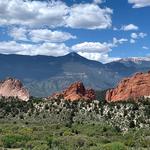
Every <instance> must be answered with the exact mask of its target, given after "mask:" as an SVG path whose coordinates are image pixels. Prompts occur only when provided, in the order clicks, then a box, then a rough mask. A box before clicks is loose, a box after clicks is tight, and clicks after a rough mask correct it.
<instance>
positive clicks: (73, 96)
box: [50, 82, 96, 101]
mask: <svg viewBox="0 0 150 150" xmlns="http://www.w3.org/2000/svg"><path fill="white" fill-rule="evenodd" d="M58 97H62V98H64V99H66V100H71V101H75V100H94V99H95V97H96V96H95V91H94V90H93V89H87V90H86V89H85V87H84V85H83V83H82V82H76V83H73V84H71V85H70V87H68V88H67V89H66V90H64V91H63V92H62V93H55V94H53V95H52V96H51V97H50V98H58Z"/></svg>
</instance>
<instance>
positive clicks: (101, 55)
mask: <svg viewBox="0 0 150 150" xmlns="http://www.w3.org/2000/svg"><path fill="white" fill-rule="evenodd" d="M127 41H128V40H127V39H123V38H122V39H117V38H113V41H112V43H106V42H104V43H100V42H84V43H79V44H76V45H74V46H72V48H71V49H72V50H73V51H75V52H77V53H78V54H80V55H81V56H83V57H85V58H87V59H91V60H96V61H101V62H104V63H106V62H110V61H113V60H116V59H119V58H112V57H109V55H108V53H109V52H110V51H111V50H112V48H113V47H117V46H118V45H119V44H123V43H124V42H127Z"/></svg>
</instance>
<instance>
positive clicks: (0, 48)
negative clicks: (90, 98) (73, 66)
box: [0, 41, 69, 56]
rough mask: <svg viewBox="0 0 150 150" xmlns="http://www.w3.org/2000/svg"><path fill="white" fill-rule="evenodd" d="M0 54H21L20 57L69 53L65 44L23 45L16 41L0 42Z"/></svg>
mask: <svg viewBox="0 0 150 150" xmlns="http://www.w3.org/2000/svg"><path fill="white" fill-rule="evenodd" d="M0 53H2V54H21V55H49V56H62V55H65V54H67V53H69V47H67V46H66V45H65V44H63V43H61V44H58V43H57V44H56V43H43V44H35V45H33V44H25V43H17V42H16V41H9V42H0Z"/></svg>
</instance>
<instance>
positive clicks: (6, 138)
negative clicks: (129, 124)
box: [0, 121, 150, 150]
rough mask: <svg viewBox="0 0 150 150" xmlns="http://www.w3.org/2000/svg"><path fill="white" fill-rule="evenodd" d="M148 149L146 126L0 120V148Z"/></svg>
mask: <svg viewBox="0 0 150 150" xmlns="http://www.w3.org/2000/svg"><path fill="white" fill-rule="evenodd" d="M4 148H6V149H8V150H9V149H11V150H12V149H16V150H19V149H22V150H30V149H33V150H49V149H52V150H128V149H129V150H130V149H131V150H138V149H139V150H142V149H143V150H148V149H150V130H146V129H145V130H144V129H140V130H134V129H132V130H129V131H128V132H125V133H124V132H120V131H118V130H117V129H116V128H112V127H110V126H108V125H106V124H102V123H91V124H72V125H71V126H69V125H68V124H66V125H61V124H49V125H47V124H46V125H44V123H41V124H40V123H38V124H35V123H30V122H2V121H1V122H0V149H4Z"/></svg>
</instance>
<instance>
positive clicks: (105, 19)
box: [66, 4, 113, 29]
mask: <svg viewBox="0 0 150 150" xmlns="http://www.w3.org/2000/svg"><path fill="white" fill-rule="evenodd" d="M112 13H113V11H112V10H111V9H110V8H105V9H102V8H100V7H99V6H98V5H95V4H78V5H74V6H72V7H71V11H70V15H69V16H68V17H67V19H66V22H67V26H68V27H71V28H87V29H106V28H110V27H111V25H112V20H111V14H112Z"/></svg>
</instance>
